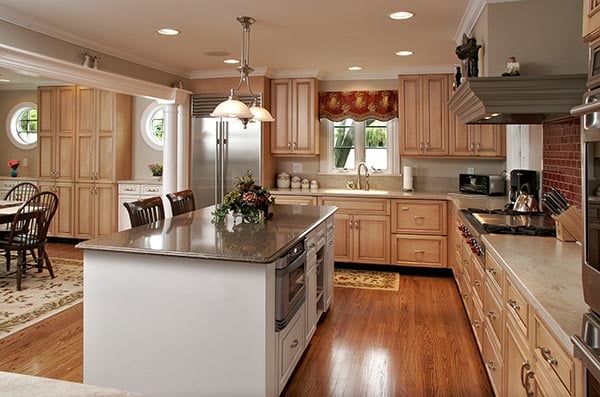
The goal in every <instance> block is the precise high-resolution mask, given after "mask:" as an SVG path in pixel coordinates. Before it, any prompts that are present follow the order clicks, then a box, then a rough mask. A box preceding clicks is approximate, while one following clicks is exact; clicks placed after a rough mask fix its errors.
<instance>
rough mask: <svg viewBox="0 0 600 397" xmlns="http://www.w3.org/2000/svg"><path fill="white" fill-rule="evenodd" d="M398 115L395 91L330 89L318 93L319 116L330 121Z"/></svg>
mask: <svg viewBox="0 0 600 397" xmlns="http://www.w3.org/2000/svg"><path fill="white" fill-rule="evenodd" d="M394 117H398V92H397V91H344V92H340V91H330V92H320V93H319V118H325V119H328V120H331V121H342V120H344V119H353V120H356V121H365V120H367V119H376V120H380V121H389V120H391V119H393V118H394Z"/></svg>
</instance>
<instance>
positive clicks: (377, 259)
mask: <svg viewBox="0 0 600 397" xmlns="http://www.w3.org/2000/svg"><path fill="white" fill-rule="evenodd" d="M352 228H353V229H354V262H359V263H378V264H383V265H388V264H389V263H390V218H389V217H388V216H379V215H354V222H353V224H352ZM336 229H337V225H336Z"/></svg>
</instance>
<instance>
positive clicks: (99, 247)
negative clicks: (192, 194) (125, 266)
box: [77, 205, 337, 263]
mask: <svg viewBox="0 0 600 397" xmlns="http://www.w3.org/2000/svg"><path fill="white" fill-rule="evenodd" d="M272 208H273V209H272V212H273V214H274V215H273V218H272V219H270V220H268V221H266V222H265V223H264V224H247V223H241V224H237V225H234V224H233V218H232V217H228V218H227V220H226V221H225V223H224V224H213V223H212V222H211V220H212V215H211V212H212V211H213V210H214V207H206V208H202V209H199V210H196V211H194V212H191V213H187V214H182V215H179V216H176V217H173V218H167V219H165V220H163V221H160V222H156V223H153V224H149V225H143V226H139V227H135V228H132V229H129V230H124V231H122V232H119V233H115V234H111V235H108V236H102V237H98V238H95V239H91V240H87V241H84V242H82V243H79V244H78V245H77V248H81V249H85V250H96V251H112V252H130V253H137V254H150V255H166V256H177V257H188V258H200V259H216V260H224V261H237V262H252V263H270V262H273V261H275V260H276V259H277V258H278V257H279V256H281V255H282V254H283V253H285V252H286V251H287V250H288V249H289V248H290V247H292V246H293V245H294V244H296V243H297V242H298V241H300V240H301V239H302V238H303V237H304V236H306V235H307V234H308V233H309V232H310V231H312V230H313V229H314V228H316V227H317V226H318V225H319V224H321V223H322V222H323V221H324V220H325V219H326V218H328V217H329V216H331V215H333V214H334V213H335V211H336V210H337V208H336V207H326V206H296V205H281V206H277V205H275V206H273V207H272Z"/></svg>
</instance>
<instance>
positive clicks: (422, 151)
mask: <svg viewBox="0 0 600 397" xmlns="http://www.w3.org/2000/svg"><path fill="white" fill-rule="evenodd" d="M419 151H420V152H421V153H424V152H425V149H424V145H423V142H421V143H419Z"/></svg>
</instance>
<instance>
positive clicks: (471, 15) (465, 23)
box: [454, 0, 523, 44]
mask: <svg viewBox="0 0 600 397" xmlns="http://www.w3.org/2000/svg"><path fill="white" fill-rule="evenodd" d="M515 1H523V0H469V4H468V5H467V8H465V12H464V13H463V16H462V18H461V19H460V22H459V24H458V27H457V28H456V33H455V34H454V41H455V42H456V44H461V43H462V36H463V33H466V34H467V36H468V35H470V34H471V32H472V31H473V28H474V27H475V24H476V23H477V21H478V20H479V17H480V16H481V13H482V12H483V10H484V9H485V6H487V5H488V4H493V3H511V2H515Z"/></svg>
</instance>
